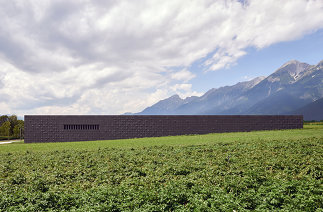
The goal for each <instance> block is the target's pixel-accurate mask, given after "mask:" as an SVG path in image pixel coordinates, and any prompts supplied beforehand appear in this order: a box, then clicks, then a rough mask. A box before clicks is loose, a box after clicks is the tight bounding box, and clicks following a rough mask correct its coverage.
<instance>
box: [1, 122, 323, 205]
mask: <svg viewBox="0 0 323 212" xmlns="http://www.w3.org/2000/svg"><path fill="white" fill-rule="evenodd" d="M322 155H323V126H322V125H305V128H304V129H301V130H284V131H262V132H249V133H222V134H208V135H195V136H175V137H163V138H144V139H129V140H115V141H93V142H72V143H50V144H7V145H4V144H3V145H0V161H1V164H0V211H17V210H19V211H24V210H25V211H45V210H53V211H64V210H65V211H68V210H73V211H173V210H176V211H233V210H236V211H243V210H269V211H273V210H286V211H315V210H317V211H322V208H323V205H322V202H323V198H322V196H323V188H322V164H323V160H322Z"/></svg>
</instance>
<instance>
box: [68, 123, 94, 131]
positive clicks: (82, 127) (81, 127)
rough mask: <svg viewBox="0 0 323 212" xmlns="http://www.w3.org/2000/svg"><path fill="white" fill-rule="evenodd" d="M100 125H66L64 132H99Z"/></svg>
mask: <svg viewBox="0 0 323 212" xmlns="http://www.w3.org/2000/svg"><path fill="white" fill-rule="evenodd" d="M99 129H100V125H98V124H64V130H99Z"/></svg>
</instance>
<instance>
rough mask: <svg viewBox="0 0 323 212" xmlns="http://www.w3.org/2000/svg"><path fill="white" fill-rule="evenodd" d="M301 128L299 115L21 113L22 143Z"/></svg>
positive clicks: (301, 118) (301, 120)
mask: <svg viewBox="0 0 323 212" xmlns="http://www.w3.org/2000/svg"><path fill="white" fill-rule="evenodd" d="M297 128H303V116H299V115H288V116H287V115H279V116H272V115H261V116H260V115H238V116H233V115H232V116H231V115H225V116H218V115H151V116H150V115H149V116H148V115H142V116H138V115H85V116H78V115H77V116H73V115H67V116H56V115H53V116H49V115H26V116H25V143H34V142H36V143H37V142H66V141H90V140H110V139H125V138H141V137H159V136H169V135H188V134H207V133H221V132H245V131H254V130H279V129H297Z"/></svg>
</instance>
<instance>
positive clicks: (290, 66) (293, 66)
mask: <svg viewBox="0 0 323 212" xmlns="http://www.w3.org/2000/svg"><path fill="white" fill-rule="evenodd" d="M309 66H310V65H309V64H307V63H302V62H299V61H297V60H290V61H288V62H287V63H285V64H283V65H282V66H281V67H280V68H279V69H277V70H276V71H275V74H283V73H286V72H287V73H289V75H290V76H296V75H298V74H300V73H301V72H303V71H304V70H306V69H307V68H308V67H309Z"/></svg>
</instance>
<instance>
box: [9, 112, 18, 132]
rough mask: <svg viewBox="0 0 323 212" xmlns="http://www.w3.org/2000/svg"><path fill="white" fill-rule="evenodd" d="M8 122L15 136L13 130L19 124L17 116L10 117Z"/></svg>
mask: <svg viewBox="0 0 323 212" xmlns="http://www.w3.org/2000/svg"><path fill="white" fill-rule="evenodd" d="M8 121H9V122H10V134H11V135H13V134H14V133H13V129H14V128H15V126H16V125H17V124H18V118H17V116H16V115H11V116H9V117H8Z"/></svg>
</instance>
